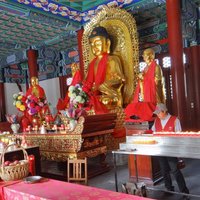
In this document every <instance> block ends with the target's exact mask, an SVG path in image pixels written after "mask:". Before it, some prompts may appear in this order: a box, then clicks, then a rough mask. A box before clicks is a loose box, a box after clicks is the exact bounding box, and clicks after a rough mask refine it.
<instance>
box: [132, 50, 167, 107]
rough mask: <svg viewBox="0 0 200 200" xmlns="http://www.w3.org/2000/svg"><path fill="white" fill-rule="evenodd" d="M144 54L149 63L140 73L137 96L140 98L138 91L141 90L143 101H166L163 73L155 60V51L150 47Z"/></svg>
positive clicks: (146, 61) (141, 99)
mask: <svg viewBox="0 0 200 200" xmlns="http://www.w3.org/2000/svg"><path fill="white" fill-rule="evenodd" d="M142 56H143V59H144V61H145V63H146V64H147V65H146V67H145V68H144V70H143V72H141V73H139V75H138V78H139V82H138V88H139V91H137V89H136V93H135V98H138V93H137V92H139V93H140V101H142V102H152V103H156V104H157V103H165V93H164V90H165V89H164V80H163V74H162V70H161V67H160V66H159V65H158V64H157V63H156V61H155V52H154V50H153V49H151V48H148V49H146V50H144V52H143V55H142ZM135 101H136V102H137V100H135Z"/></svg>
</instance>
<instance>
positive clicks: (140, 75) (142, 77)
mask: <svg viewBox="0 0 200 200" xmlns="http://www.w3.org/2000/svg"><path fill="white" fill-rule="evenodd" d="M138 79H139V80H141V81H142V80H143V79H144V74H143V73H141V72H140V73H139V74H138Z"/></svg>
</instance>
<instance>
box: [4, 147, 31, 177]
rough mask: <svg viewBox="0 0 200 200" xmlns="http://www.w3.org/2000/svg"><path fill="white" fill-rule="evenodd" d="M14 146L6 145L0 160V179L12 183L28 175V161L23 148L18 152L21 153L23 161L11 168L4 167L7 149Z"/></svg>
mask: <svg viewBox="0 0 200 200" xmlns="http://www.w3.org/2000/svg"><path fill="white" fill-rule="evenodd" d="M13 145H15V144H11V145H8V146H7V147H6V148H5V149H4V150H3V152H2V154H1V158H0V165H1V166H0V176H1V179H2V180H4V181H14V180H20V179H23V178H24V177H26V176H28V174H29V161H28V154H27V152H26V150H25V149H24V148H23V147H20V148H19V150H22V151H23V154H24V160H20V161H19V164H17V165H12V166H5V165H4V162H5V160H4V156H5V153H6V151H7V149H8V148H9V147H11V146H13Z"/></svg>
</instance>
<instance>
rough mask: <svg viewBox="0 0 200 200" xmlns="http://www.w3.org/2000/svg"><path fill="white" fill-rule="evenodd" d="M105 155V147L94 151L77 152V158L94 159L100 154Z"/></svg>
mask: <svg viewBox="0 0 200 200" xmlns="http://www.w3.org/2000/svg"><path fill="white" fill-rule="evenodd" d="M104 153H107V147H106V146H102V147H97V148H95V149H91V150H87V151H83V152H78V158H85V157H88V158H93V157H96V156H98V155H100V154H104Z"/></svg>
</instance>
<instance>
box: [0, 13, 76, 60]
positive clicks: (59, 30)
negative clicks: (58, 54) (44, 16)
mask: <svg viewBox="0 0 200 200" xmlns="http://www.w3.org/2000/svg"><path fill="white" fill-rule="evenodd" d="M0 26H1V28H0V34H1V37H0V44H1V45H0V57H3V56H7V55H9V54H11V53H13V52H16V51H19V50H24V49H27V48H29V47H30V46H36V47H40V46H43V45H48V42H47V43H45V41H52V40H53V39H54V43H56V44H59V50H60V49H65V48H66V46H67V45H69V46H74V45H77V41H75V40H74V39H73V38H75V37H76V33H75V32H74V31H73V32H68V31H67V29H66V27H57V26H55V25H52V26H50V25H49V24H45V23H40V22H38V21H33V20H29V19H28V18H26V17H21V16H16V15H14V14H12V13H9V12H5V11H2V10H0ZM63 37H68V38H69V40H68V41H66V43H67V45H66V44H65V42H63ZM70 37H72V38H70ZM61 39H62V42H60V43H59V41H61ZM5 45H6V46H7V47H6V49H5ZM52 45H53V43H51V46H52ZM9 52H10V53H9Z"/></svg>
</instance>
